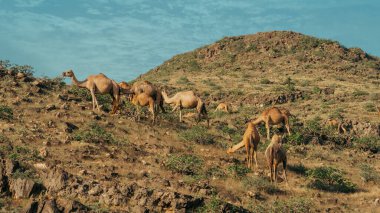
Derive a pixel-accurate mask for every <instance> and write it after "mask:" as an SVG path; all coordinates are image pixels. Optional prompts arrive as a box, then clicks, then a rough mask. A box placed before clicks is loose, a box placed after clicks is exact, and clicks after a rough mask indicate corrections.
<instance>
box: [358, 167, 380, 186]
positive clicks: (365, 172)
mask: <svg viewBox="0 0 380 213" xmlns="http://www.w3.org/2000/svg"><path fill="white" fill-rule="evenodd" d="M359 168H360V176H361V177H362V178H363V181H364V182H370V181H373V182H374V183H377V182H378V181H380V175H379V173H378V172H377V171H376V169H375V168H373V167H372V166H371V165H369V164H364V163H363V164H361V165H360V166H359Z"/></svg>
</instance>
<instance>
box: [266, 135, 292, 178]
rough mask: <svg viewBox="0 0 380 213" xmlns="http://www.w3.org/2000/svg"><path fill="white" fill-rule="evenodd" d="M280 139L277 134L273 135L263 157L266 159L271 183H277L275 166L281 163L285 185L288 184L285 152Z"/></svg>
mask: <svg viewBox="0 0 380 213" xmlns="http://www.w3.org/2000/svg"><path fill="white" fill-rule="evenodd" d="M281 140H282V139H281V137H280V136H278V135H277V134H275V135H273V137H272V141H271V143H270V144H269V145H268V147H267V149H266V150H265V157H266V159H267V163H268V167H269V170H270V180H271V182H273V181H274V182H275V184H276V183H277V166H278V164H280V163H282V166H283V168H284V178H285V181H286V184H288V179H287V177H286V163H287V157H286V150H285V149H284V147H282V141H281Z"/></svg>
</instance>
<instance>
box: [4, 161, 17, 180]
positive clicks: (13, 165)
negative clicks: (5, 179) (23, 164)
mask: <svg viewBox="0 0 380 213" xmlns="http://www.w3.org/2000/svg"><path fill="white" fill-rule="evenodd" d="M19 168H20V164H19V163H18V161H14V160H11V159H7V160H6V161H5V175H6V176H11V175H12V174H13V173H14V172H15V171H16V170H17V169H19Z"/></svg>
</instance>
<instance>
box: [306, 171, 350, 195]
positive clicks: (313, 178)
mask: <svg viewBox="0 0 380 213" xmlns="http://www.w3.org/2000/svg"><path fill="white" fill-rule="evenodd" d="M306 173H307V175H308V177H309V180H310V182H309V184H308V187H310V188H315V189H320V190H324V191H331V192H343V193H350V192H355V191H356V190H357V186H356V185H355V184H354V183H352V182H351V181H349V180H347V179H346V178H344V177H343V173H342V172H341V171H340V170H338V169H336V168H333V167H327V166H323V167H317V168H315V169H311V170H308V171H307V172H306Z"/></svg>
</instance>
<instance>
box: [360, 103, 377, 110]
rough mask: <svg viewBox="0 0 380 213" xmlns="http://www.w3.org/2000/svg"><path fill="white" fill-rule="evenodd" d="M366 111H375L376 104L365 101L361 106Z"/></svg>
mask: <svg viewBox="0 0 380 213" xmlns="http://www.w3.org/2000/svg"><path fill="white" fill-rule="evenodd" d="M363 108H364V109H365V110H366V111H367V112H376V111H377V109H376V106H375V104H373V103H366V104H365V105H364V107H363Z"/></svg>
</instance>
